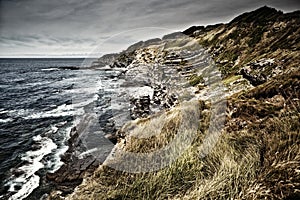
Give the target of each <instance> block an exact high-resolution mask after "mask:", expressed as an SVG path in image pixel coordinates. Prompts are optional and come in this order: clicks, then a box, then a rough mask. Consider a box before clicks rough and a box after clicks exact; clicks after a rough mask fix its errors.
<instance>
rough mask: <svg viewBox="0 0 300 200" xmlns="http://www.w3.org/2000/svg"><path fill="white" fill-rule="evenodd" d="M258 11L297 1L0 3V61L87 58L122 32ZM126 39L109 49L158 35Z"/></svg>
mask: <svg viewBox="0 0 300 200" xmlns="http://www.w3.org/2000/svg"><path fill="white" fill-rule="evenodd" d="M263 5H269V6H272V7H275V8H277V9H280V10H283V11H285V12H287V11H292V10H297V9H300V3H299V1H298V0H285V1H282V0H223V1H221V0H209V1H207V0H185V1H182V0H168V1H162V0H147V1H146V0H145V1H141V0H100V1H99V0H65V1H61V0H51V1H49V0H0V41H1V44H0V50H1V52H0V56H5V55H22V54H25V53H26V54H28V52H29V53H31V55H36V53H39V52H40V53H42V54H49V55H50V54H51V55H52V53H53V52H56V53H61V54H76V55H77V54H80V53H88V52H89V51H91V50H92V49H93V48H95V47H96V46H97V45H98V44H101V42H103V41H105V40H107V39H108V38H109V37H111V36H112V35H115V34H117V33H120V32H123V31H126V30H130V29H135V28H139V27H160V28H167V29H171V30H170V31H173V30H183V29H185V28H187V27H188V26H190V25H207V24H214V23H219V22H228V21H230V20H231V19H232V18H234V17H235V16H236V15H238V14H240V13H242V12H245V11H250V10H253V9H256V8H258V7H260V6H263ZM147 30H148V29H147ZM165 32H168V31H166V29H162V31H161V33H165ZM130 33H131V35H128V36H126V37H125V36H124V37H123V36H122V34H120V35H118V37H119V38H122V39H119V40H115V39H110V41H111V45H112V47H113V48H111V49H110V48H108V49H110V50H116V49H118V48H124V46H125V45H129V44H130V43H132V42H134V41H136V40H137V39H139V38H152V37H156V36H158V35H159V31H158V29H157V30H153V29H152V30H151V31H150V30H148V32H147V31H139V32H135V33H134V32H130ZM127 34H129V33H127ZM106 43H107V42H106ZM118 44H119V45H118ZM110 50H107V51H110Z"/></svg>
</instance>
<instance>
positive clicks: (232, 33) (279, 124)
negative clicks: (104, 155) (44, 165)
mask: <svg viewBox="0 0 300 200" xmlns="http://www.w3.org/2000/svg"><path fill="white" fill-rule="evenodd" d="M299 22H300V12H299V11H297V12H293V13H286V14H284V13H282V12H281V11H277V10H275V9H273V8H269V7H262V8H259V9H257V10H255V11H252V12H249V13H244V14H242V15H240V16H238V17H236V18H235V19H233V20H232V21H231V22H230V23H228V24H217V25H213V26H207V27H203V26H194V27H191V28H189V29H187V30H185V31H183V34H185V35H188V36H189V37H190V39H186V38H185V37H183V38H182V37H181V36H180V34H179V33H175V34H171V35H169V36H165V37H164V38H162V39H154V40H150V41H146V42H140V43H137V44H135V45H133V46H131V47H129V48H128V49H127V50H126V51H124V52H122V53H119V54H114V55H113V56H104V57H103V58H100V59H99V61H98V63H95V66H94V67H95V68H99V69H101V68H102V69H105V70H107V67H108V68H109V69H111V70H116V71H118V73H117V75H116V77H117V78H118V79H122V78H124V77H126V75H130V74H135V75H140V76H139V78H141V79H139V80H146V78H147V77H148V76H150V75H151V73H153V74H155V73H154V72H155V70H158V69H161V68H166V69H168V70H169V71H170V70H171V71H172V70H173V71H172V74H180V76H181V77H183V79H182V80H185V81H186V82H184V81H183V82H180V84H179V83H178V82H176V80H178V79H174V81H173V82H172V81H171V82H170V83H171V85H176V84H178V85H181V84H182V85H186V84H184V83H188V86H187V87H185V88H184V90H188V91H190V93H189V96H192V98H188V99H185V100H186V101H189V100H191V99H193V100H195V99H196V100H197V101H198V104H197V105H198V106H197V107H195V109H197V110H199V117H198V118H193V117H191V114H190V115H186V116H189V117H188V119H189V120H188V121H193V120H196V123H199V124H200V125H199V128H198V129H197V130H195V132H196V136H195V138H194V139H193V142H192V145H191V146H190V147H189V148H188V149H185V151H184V152H183V154H182V155H181V156H180V157H179V158H178V159H177V160H176V161H175V162H173V163H172V164H170V165H169V166H167V167H165V168H163V169H161V170H159V171H155V172H146V173H138V174H132V173H128V172H122V171H117V170H115V169H113V168H111V167H109V166H111V165H106V164H105V163H104V164H103V165H101V166H100V167H99V168H98V169H97V170H96V171H95V172H94V174H93V175H89V176H88V177H86V178H85V179H86V180H85V181H84V183H83V184H81V185H80V186H79V187H78V188H77V190H76V191H75V192H74V193H73V194H71V195H70V196H68V199H90V198H94V199H167V198H168V199H264V198H267V199H269V198H270V199H293V198H294V199H297V198H299V197H300V193H299V187H300V168H299V166H300V138H299V137H300V136H299V135H300V134H299V133H300V129H299V127H300V123H299V118H300V116H299V113H300V112H299V111H300V110H299V107H300V101H299V99H300V93H299V91H300V88H299V87H300V86H299V85H300V81H299V78H300V71H299V64H300V60H299V55H300V40H299V35H300V25H299V24H300V23H299ZM170 39H171V40H170ZM170 41H172V42H170ZM199 45H200V48H199ZM196 47H197V48H196ZM203 48H204V49H203ZM205 49H206V50H205ZM208 55H209V56H208ZM99 63H101V64H99ZM211 63H215V64H216V66H217V69H218V70H219V71H220V72H221V74H220V75H221V77H222V79H220V81H221V83H222V84H223V85H224V86H225V88H224V91H225V93H224V95H223V97H226V99H227V104H226V111H225V113H224V114H225V121H223V123H224V127H223V130H222V133H221V134H220V136H219V138H218V140H216V141H215V142H216V144H215V145H214V148H213V149H212V150H211V152H210V153H209V154H207V155H205V156H202V157H201V156H200V153H201V150H199V148H200V147H201V145H202V143H203V141H205V138H206V137H207V135H208V134H214V133H213V132H209V130H208V129H209V126H210V125H211V123H213V122H212V121H211V118H212V116H213V108H214V105H213V104H212V102H210V101H209V100H208V99H207V98H206V97H207V94H208V93H207V92H208V90H207V88H208V87H209V85H208V84H207V81H208V80H207V79H206V76H205V74H207V73H208V72H206V71H205V70H202V69H205V68H206V66H208V65H209V64H211ZM104 65H106V67H104V68H103V66H104ZM149 67H151V70H150V71H149ZM120 69H122V70H121V71H120ZM145 71H146V72H147V73H146V74H145ZM158 71H160V70H158ZM209 73H210V75H212V74H215V75H216V77H217V75H219V74H218V73H216V72H214V71H209ZM128 77H133V76H128ZM157 79H158V78H157V76H154V77H153V79H151V80H150V82H147V83H146V85H147V87H150V88H152V89H153V90H152V92H153V95H152V96H151V95H150V96H151V97H150V96H148V97H147V98H145V97H137V98H136V99H135V100H134V99H133V101H132V102H131V104H132V107H131V114H132V115H131V118H132V119H135V120H134V121H131V122H129V123H126V124H125V125H124V126H122V127H121V128H120V129H119V130H118V131H116V133H115V135H114V137H115V139H116V140H117V141H118V142H117V144H116V146H115V149H114V150H115V152H117V150H118V149H121V150H124V151H128V152H136V153H144V152H153V151H155V150H159V149H160V148H162V147H164V146H166V145H167V144H168V143H169V142H170V141H171V139H173V138H174V137H175V135H176V134H178V133H180V132H179V130H180V123H182V122H183V119H182V116H185V115H182V116H181V117H180V114H179V113H181V112H182V110H180V109H182V108H183V107H184V106H182V105H181V104H180V102H179V103H178V96H176V95H175V96H172V92H170V91H166V90H165V89H164V88H163V85H164V84H165V82H163V81H157ZM139 83H140V82H139ZM143 84H145V83H143ZM125 85H126V84H125ZM129 85H130V84H127V85H126V87H127V86H128V87H129ZM177 88H179V87H177ZM181 89H182V88H181ZM180 93H182V92H180ZM179 99H180V98H179ZM155 106H157V107H156V108H159V109H158V110H159V112H154V111H153V109H152V108H154V107H155ZM195 109H194V111H193V112H194V114H193V115H194V117H195ZM218 109H220V108H218ZM154 110H156V111H157V109H154ZM162 111H164V112H162ZM189 112H191V111H189ZM191 113H192V112H191ZM220 118H222V117H221V115H220V116H218V117H217V119H220ZM158 124H163V126H162V127H161V129H160V130H161V132H160V133H156V134H155V135H153V136H152V137H150V138H146V139H145V138H138V137H137V136H138V135H141V134H145V132H147V131H154V132H155V129H156V128H157V126H156V125H158ZM141 130H142V131H141ZM116 154H117V153H116ZM112 162H114V163H119V164H120V165H121V164H122V163H124V162H126V160H125V161H124V160H122V157H121V158H120V160H117V159H115V160H113V161H112ZM57 197H58V195H55V194H52V196H51V197H50V198H57Z"/></svg>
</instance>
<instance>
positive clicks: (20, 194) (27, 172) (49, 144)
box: [6, 135, 57, 200]
mask: <svg viewBox="0 0 300 200" xmlns="http://www.w3.org/2000/svg"><path fill="white" fill-rule="evenodd" d="M33 140H34V141H35V142H36V143H38V144H39V145H40V148H39V149H37V150H31V151H28V152H26V153H25V154H24V155H23V157H22V158H21V160H23V161H26V163H28V164H26V165H23V166H21V167H19V168H18V171H22V172H24V173H23V174H22V175H20V176H19V177H15V176H14V175H13V176H12V177H11V178H10V179H9V181H8V183H7V184H6V185H8V186H9V191H10V192H16V193H15V194H14V195H13V196H11V197H10V198H9V199H10V200H15V199H24V198H26V197H27V196H28V195H29V194H30V193H31V192H32V191H33V190H34V189H35V188H37V187H38V186H39V181H40V177H39V176H37V175H36V174H35V173H36V172H37V171H38V170H39V169H41V168H43V167H44V164H43V163H41V160H42V159H43V157H44V156H46V155H48V154H50V153H51V152H52V151H53V150H54V149H56V148H57V145H56V144H55V143H54V142H53V141H52V140H51V139H50V138H47V137H42V136H41V135H38V136H35V137H33ZM15 186H21V189H20V190H16V189H15Z"/></svg>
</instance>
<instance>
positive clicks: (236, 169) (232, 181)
mask: <svg viewBox="0 0 300 200" xmlns="http://www.w3.org/2000/svg"><path fill="white" fill-rule="evenodd" d="M298 108H299V104H294V105H292V106H290V107H289V109H293V110H295V109H296V110H297V109H298ZM290 111H291V110H286V111H285V113H286V115H285V116H280V117H278V116H274V115H271V116H269V117H267V118H265V120H264V121H263V122H260V123H256V124H255V123H253V124H252V125H251V126H248V128H244V129H242V130H237V131H231V132H224V133H222V135H221V137H220V138H219V140H218V142H217V145H216V146H215V148H214V149H213V150H212V152H211V153H210V154H209V155H207V156H206V157H204V158H201V157H200V156H199V146H200V145H201V142H202V140H203V137H204V135H205V134H204V133H201V131H199V132H198V134H197V139H196V140H195V141H194V143H193V145H192V146H191V147H190V148H189V149H188V150H186V151H185V152H184V153H183V155H182V156H181V157H180V158H179V159H177V160H176V161H175V162H174V163H172V164H171V165H170V166H168V167H166V168H164V169H162V170H160V171H157V172H150V173H138V174H131V173H125V172H120V171H116V170H114V169H111V168H109V167H107V166H101V167H100V168H99V169H98V170H97V171H96V172H95V174H94V176H93V177H90V178H89V179H87V180H86V182H85V183H84V184H83V185H81V186H80V187H79V189H78V190H77V191H76V192H75V194H73V195H72V199H293V198H294V199H297V198H298V197H299V196H300V191H299V187H300V140H299V139H300V138H299V137H300V134H299V133H300V122H299V119H300V116H299V114H298V113H295V112H290ZM288 113H293V114H292V115H291V114H288ZM171 121H172V120H171ZM132 144H135V142H133V143H132ZM149 145H150V147H151V148H150V149H152V148H153V142H150V143H149ZM146 146H147V142H145V141H143V146H134V147H133V146H131V148H134V149H136V150H137V149H145V147H146ZM127 148H129V147H127Z"/></svg>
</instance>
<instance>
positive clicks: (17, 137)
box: [0, 59, 100, 199]
mask: <svg viewBox="0 0 300 200" xmlns="http://www.w3.org/2000/svg"><path fill="white" fill-rule="evenodd" d="M83 61H84V60H83V59H0V93H1V96H0V141H1V142H0V188H1V189H0V199H41V198H43V195H44V194H46V193H48V192H49V191H50V190H51V185H49V183H47V181H45V174H46V173H47V172H54V171H55V170H57V169H58V168H59V167H60V166H61V165H62V164H63V163H62V162H61V161H60V155H62V154H63V153H64V152H65V151H66V150H67V149H68V147H67V141H68V139H69V133H70V129H71V128H72V126H73V125H74V116H76V115H80V113H82V112H83V107H84V106H86V105H87V104H89V103H91V102H93V101H95V99H97V98H98V97H97V92H98V89H99V87H100V85H99V81H100V80H99V78H100V76H99V74H98V73H100V72H97V71H92V70H68V69H63V68H62V67H66V66H72V67H74V66H75V67H79V66H81V65H82V63H83ZM74 96H76V103H74V101H73V100H74ZM78 97H80V98H78Z"/></svg>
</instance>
